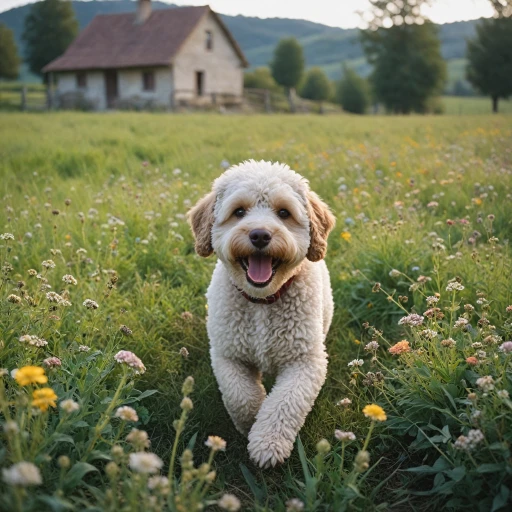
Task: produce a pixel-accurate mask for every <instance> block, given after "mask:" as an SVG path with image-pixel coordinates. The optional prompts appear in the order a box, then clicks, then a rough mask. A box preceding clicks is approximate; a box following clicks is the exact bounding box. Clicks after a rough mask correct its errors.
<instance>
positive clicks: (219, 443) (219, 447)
mask: <svg viewBox="0 0 512 512" xmlns="http://www.w3.org/2000/svg"><path fill="white" fill-rule="evenodd" d="M204 444H205V445H206V446H208V447H209V448H211V449H212V450H213V451H214V452H218V451H224V450H225V449H226V441H224V439H222V437H219V436H208V439H207V441H206V442H205V443H204Z"/></svg>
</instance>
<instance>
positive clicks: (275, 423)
mask: <svg viewBox="0 0 512 512" xmlns="http://www.w3.org/2000/svg"><path fill="white" fill-rule="evenodd" d="M189 221H190V224H191V226H192V231H193V233H194V236H195V240H196V244H195V249H196V251H197V253H198V254H199V255H200V256H204V257H206V256H209V255H210V254H212V253H213V252H215V254H216V255H217V256H218V258H219V261H218V262H217V266H216V267H215V271H214V272H213V277H212V281H211V283H210V286H209V288H208V292H207V298H208V335H209V338H210V346H211V348H210V354H211V358H212V365H213V371H214V373H215V376H216V378H217V381H218V384H219V388H220V391H221V393H222V398H223V400H224V404H225V406H226V409H227V410H228V412H229V414H230V416H231V418H232V420H233V422H234V424H235V426H236V428H237V429H238V430H239V431H240V432H241V433H243V434H244V435H247V434H248V436H249V447H248V448H249V454H250V456H251V458H252V460H253V461H254V462H256V463H257V464H259V465H260V466H261V467H268V466H274V465H276V464H277V463H280V462H283V461H284V460H285V459H286V458H287V457H289V455H290V453H291V451H292V449H293V443H294V441H295V438H296V436H297V434H298V432H299V430H300V428H301V427H302V425H303V424H304V421H305V419H306V416H307V414H308V413H309V411H310V410H311V408H312V407H313V403H314V401H315V399H316V397H317V395H318V393H319V391H320V388H321V387H322V385H323V383H324V381H325V375H326V372H327V354H326V352H325V346H324V340H325V336H326V334H327V331H328V330H329V326H330V323H331V319H332V313H333V301H332V291H331V286H330V280H329V273H328V271H327V267H326V265H325V262H324V261H322V259H323V258H324V256H325V253H326V250H327V237H328V235H329V232H330V231H331V229H332V228H333V227H334V222H335V220H334V217H333V215H332V214H331V212H330V211H329V209H328V207H327V206H326V205H325V204H324V203H323V202H322V201H321V200H320V198H319V197H318V196H317V195H316V194H315V193H314V192H312V191H311V190H309V186H308V182H307V180H305V179H304V178H303V177H301V176H300V175H299V174H297V173H296V172H294V171H292V170H290V168H289V167H288V166H287V165H283V164H279V163H271V162H264V161H261V162H255V161H254V160H250V161H247V162H243V163H242V164H240V165H237V166H234V167H231V168H230V169H228V170H227V171H226V172H225V173H224V174H222V175H221V176H220V177H219V178H218V179H216V180H215V182H214V184H213V190H212V192H210V193H209V194H208V195H206V196H205V197H203V198H202V199H201V200H200V201H199V202H198V203H197V204H196V205H195V206H194V207H193V208H192V210H191V211H190V213H189ZM262 372H268V373H271V374H275V375H277V378H276V381H275V385H274V387H273V389H272V391H271V392H270V393H269V395H268V396H267V394H266V391H265V388H264V387H263V385H262V383H261V376H262Z"/></svg>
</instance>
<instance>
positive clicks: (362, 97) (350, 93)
mask: <svg viewBox="0 0 512 512" xmlns="http://www.w3.org/2000/svg"><path fill="white" fill-rule="evenodd" d="M336 101H337V103H339V104H340V105H341V106H342V107H343V110H346V111H347V112H352V113H353V114H364V113H365V112H366V109H367V108H368V105H369V104H370V91H369V87H368V82H367V81H366V80H365V79H364V78H362V77H360V76H359V75H358V74H357V73H356V72H355V71H354V70H353V69H350V68H349V67H348V66H347V65H345V64H344V65H343V77H342V79H341V80H340V81H339V82H338V83H337V84H336Z"/></svg>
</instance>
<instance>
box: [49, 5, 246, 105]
mask: <svg viewBox="0 0 512 512" xmlns="http://www.w3.org/2000/svg"><path fill="white" fill-rule="evenodd" d="M247 66H248V62H247V60H246V59H245V57H244V54H243V53H242V50H241V49H240V47H239V46H238V44H237V42H236V41H235V39H234V38H233V36H232V35H231V33H230V32H229V30H228V29H227V27H226V26H225V25H224V23H223V22H222V20H221V19H220V17H219V16H218V15H217V14H216V13H215V12H213V11H212V10H211V9H210V7H209V6H201V7H178V8H169V9H163V10H155V11H153V12H152V10H151V0H138V5H137V12H136V13H126V14H125V13H123V14H108V15H98V16H96V17H95V18H94V19H93V20H92V21H91V23H90V24H89V25H88V26H87V27H86V28H85V29H84V30H83V31H82V32H81V33H80V34H79V35H78V37H77V38H76V39H75V40H74V41H73V43H72V44H71V45H70V46H69V48H68V49H67V50H66V52H65V53H64V54H63V55H61V56H60V57H58V58H57V59H55V60H54V61H52V62H50V63H49V64H48V65H47V66H45V67H44V68H43V72H44V73H48V74H50V77H51V78H53V79H56V82H57V89H56V97H57V103H58V104H60V105H61V106H65V104H66V101H68V102H69V100H70V98H71V99H74V101H77V99H79V100H80V101H82V102H85V103H87V105H88V106H89V107H90V108H93V109H96V110H105V109H110V108H123V107H124V108H165V109H173V108H175V107H177V106H179V105H183V104H186V105H204V104H212V103H213V104H217V105H226V104H237V103H240V102H241V101H242V92H243V70H244V68H246V67H247Z"/></svg>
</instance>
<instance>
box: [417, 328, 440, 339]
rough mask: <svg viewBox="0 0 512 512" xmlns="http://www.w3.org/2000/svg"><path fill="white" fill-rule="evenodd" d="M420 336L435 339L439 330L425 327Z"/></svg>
mask: <svg viewBox="0 0 512 512" xmlns="http://www.w3.org/2000/svg"><path fill="white" fill-rule="evenodd" d="M420 336H423V337H424V338H427V339H428V340H433V339H434V338H436V337H437V331H433V330H432V329H424V330H423V331H421V332H420Z"/></svg>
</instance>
